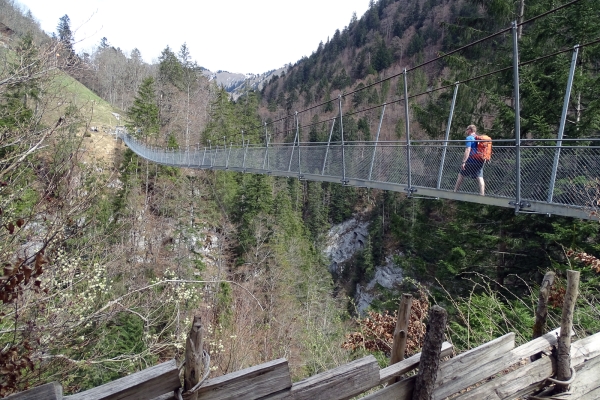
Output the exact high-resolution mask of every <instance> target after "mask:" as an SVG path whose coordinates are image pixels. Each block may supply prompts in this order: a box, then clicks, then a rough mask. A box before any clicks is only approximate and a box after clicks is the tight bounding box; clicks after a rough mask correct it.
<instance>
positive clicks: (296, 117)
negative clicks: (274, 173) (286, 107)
mask: <svg viewBox="0 0 600 400" xmlns="http://www.w3.org/2000/svg"><path fill="white" fill-rule="evenodd" d="M294 119H295V120H296V121H297V120H298V111H296V114H295V115H294ZM296 126H298V122H296ZM296 138H298V129H296V135H295V136H294V144H293V145H292V154H291V155H290V163H289V165H288V172H290V171H291V170H292V159H293V158H294V147H296Z"/></svg>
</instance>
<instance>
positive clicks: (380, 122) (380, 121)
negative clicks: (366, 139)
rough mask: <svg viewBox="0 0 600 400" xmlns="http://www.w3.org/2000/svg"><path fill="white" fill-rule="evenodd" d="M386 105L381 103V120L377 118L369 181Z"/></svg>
mask: <svg viewBox="0 0 600 400" xmlns="http://www.w3.org/2000/svg"><path fill="white" fill-rule="evenodd" d="M385 106H386V103H383V110H381V118H379V128H377V136H376V137H375V145H374V146H373V155H372V156H371V168H369V179H368V180H371V175H372V174H373V164H375V152H376V151H377V143H379V133H380V132H381V124H382V123H383V114H385Z"/></svg>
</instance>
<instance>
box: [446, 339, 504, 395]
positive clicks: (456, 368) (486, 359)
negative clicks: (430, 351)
mask: <svg viewBox="0 0 600 400" xmlns="http://www.w3.org/2000/svg"><path fill="white" fill-rule="evenodd" d="M514 347H515V334H514V333H512V332H511V333H507V334H506V335H504V336H502V337H499V338H497V339H494V340H492V341H491V342H488V343H485V344H483V345H481V346H479V347H476V348H474V349H472V350H469V351H467V352H465V353H462V354H459V355H458V356H456V357H454V358H452V359H450V360H448V361H446V362H444V363H442V365H441V366H440V370H439V372H438V378H437V380H436V388H435V391H434V397H435V398H436V399H442V398H446V397H448V396H450V395H451V394H453V393H458V392H459V391H460V390H462V389H465V388H467V387H469V386H471V385H473V384H475V383H477V382H479V381H480V380H482V379H484V378H485V377H487V376H488V375H487V374H488V373H489V370H488V369H484V368H482V367H483V366H485V365H487V364H488V363H490V362H493V360H496V359H499V358H501V357H502V356H504V355H505V354H506V353H508V352H510V351H511V350H512V349H513V348H514Z"/></svg>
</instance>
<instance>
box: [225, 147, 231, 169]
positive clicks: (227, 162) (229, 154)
mask: <svg viewBox="0 0 600 400" xmlns="http://www.w3.org/2000/svg"><path fill="white" fill-rule="evenodd" d="M232 147H233V142H229V153H227V160H225V169H229V156H231V148H232Z"/></svg>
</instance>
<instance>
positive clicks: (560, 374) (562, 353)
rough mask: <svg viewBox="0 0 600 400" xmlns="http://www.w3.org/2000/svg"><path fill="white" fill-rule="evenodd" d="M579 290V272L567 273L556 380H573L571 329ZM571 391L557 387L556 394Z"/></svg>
mask: <svg viewBox="0 0 600 400" xmlns="http://www.w3.org/2000/svg"><path fill="white" fill-rule="evenodd" d="M578 290H579V271H572V270H568V271H567V292H566V293H565V301H564V304H563V309H562V316H561V318H560V337H559V338H558V352H557V353H558V357H557V358H558V359H557V362H556V379H557V380H559V381H568V380H569V379H571V329H573V311H574V310H575V302H576V300H577V292H578ZM568 389H569V386H568V385H557V386H556V389H555V392H557V393H562V392H565V391H567V390H568Z"/></svg>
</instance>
